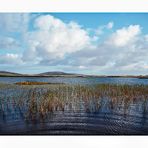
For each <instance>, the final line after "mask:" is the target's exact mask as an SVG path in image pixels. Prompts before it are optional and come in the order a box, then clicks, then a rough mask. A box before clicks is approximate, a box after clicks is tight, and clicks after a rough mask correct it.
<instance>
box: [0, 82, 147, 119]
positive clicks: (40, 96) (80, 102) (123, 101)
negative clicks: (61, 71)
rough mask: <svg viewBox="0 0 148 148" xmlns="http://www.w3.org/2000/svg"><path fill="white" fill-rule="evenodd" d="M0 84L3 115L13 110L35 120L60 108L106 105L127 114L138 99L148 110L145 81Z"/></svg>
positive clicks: (74, 109)
mask: <svg viewBox="0 0 148 148" xmlns="http://www.w3.org/2000/svg"><path fill="white" fill-rule="evenodd" d="M0 87H1V88H2V89H1V92H5V93H3V94H2V95H1V96H0V114H2V115H3V118H6V116H7V114H8V112H11V111H12V110H13V112H14V113H16V114H18V113H19V116H20V117H21V118H22V119H23V120H26V121H32V122H37V121H43V120H48V118H49V117H50V115H51V114H53V113H55V112H59V111H60V112H64V111H71V112H81V111H82V112H86V113H97V112H99V111H100V110H101V108H103V106H105V105H107V107H108V109H109V110H111V111H114V110H120V109H122V110H123V115H124V116H126V115H127V114H128V112H129V108H130V105H131V104H134V103H137V102H139V101H142V108H143V114H147V113H148V109H147V107H148V104H147V99H148V86H145V85H115V84H98V85H90V86H83V85H68V84H56V85H55V84H54V85H46V86H45V85H42V86H26V85H25V86H19V85H11V86H10V85H3V86H1V85H0ZM6 92H7V93H6ZM8 92H10V93H8ZM105 99H106V100H107V102H105V101H104V100H105Z"/></svg>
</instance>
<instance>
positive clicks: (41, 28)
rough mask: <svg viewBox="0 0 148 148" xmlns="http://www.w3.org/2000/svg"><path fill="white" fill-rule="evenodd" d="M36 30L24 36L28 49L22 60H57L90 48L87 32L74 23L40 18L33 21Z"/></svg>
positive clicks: (51, 18) (52, 18)
mask: <svg viewBox="0 0 148 148" xmlns="http://www.w3.org/2000/svg"><path fill="white" fill-rule="evenodd" d="M34 26H35V27H36V28H37V30H35V31H32V32H27V33H26V36H25V40H26V43H27V45H28V49H27V50H26V51H25V53H24V60H28V59H33V58H36V57H38V60H40V61H44V60H46V61H47V60H48V61H51V60H57V59H58V58H64V56H66V54H70V53H73V52H76V51H78V50H81V49H83V48H86V47H88V46H90V40H91V38H90V37H89V35H88V32H87V31H86V30H84V29H83V28H82V27H81V26H79V25H78V24H77V23H75V22H69V23H65V22H63V21H61V20H60V19H57V18H55V17H53V16H51V15H45V16H40V17H38V18H37V19H36V20H35V24H34Z"/></svg>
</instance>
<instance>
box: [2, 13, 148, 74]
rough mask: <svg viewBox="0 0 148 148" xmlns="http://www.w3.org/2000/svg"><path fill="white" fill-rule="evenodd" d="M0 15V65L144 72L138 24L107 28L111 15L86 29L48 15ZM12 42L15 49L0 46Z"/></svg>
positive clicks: (145, 44)
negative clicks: (105, 21) (100, 22)
mask: <svg viewBox="0 0 148 148" xmlns="http://www.w3.org/2000/svg"><path fill="white" fill-rule="evenodd" d="M0 19H1V22H0V31H1V33H2V34H1V37H0V65H16V67H17V66H18V65H19V66H20V67H21V65H22V67H21V68H23V67H25V68H26V69H27V68H28V67H29V68H30V69H35V70H36V68H37V67H40V69H41V67H44V68H46V69H48V67H49V66H50V67H60V70H62V69H63V70H71V71H72V70H74V71H77V70H78V71H79V72H80V73H81V70H82V73H83V71H85V72H90V73H91V72H94V73H97V72H98V73H102V74H103V73H104V74H120V73H122V74H124V73H138V72H139V73H142V72H143V73H146V72H148V59H147V57H148V35H147V34H142V29H141V28H142V27H141V26H140V25H129V26H126V27H124V26H123V27H122V28H119V29H117V30H115V29H114V30H115V31H113V29H112V28H113V27H114V23H113V22H112V21H111V22H109V23H107V24H105V25H102V26H98V28H97V29H96V28H89V29H90V30H91V31H89V29H88V28H84V27H83V26H81V25H80V24H78V23H76V22H74V21H70V22H64V21H63V20H61V19H58V18H56V17H53V16H51V15H36V17H34V18H33V19H31V17H30V16H29V14H4V15H2V14H0ZM30 19H31V20H30ZM29 22H30V23H29ZM29 25H30V26H29ZM28 26H29V27H31V29H30V30H29V28H28ZM97 31H98V32H97ZM15 35H16V36H15ZM101 35H102V36H103V38H101V37H102V36H101ZM19 37H20V38H19ZM18 46H19V49H20V48H22V49H21V50H20V51H16V50H15V51H14V50H13V52H12V53H11V51H9V53H7V52H8V51H2V50H3V49H16V48H18ZM1 49H2V50H1ZM14 53H16V54H14ZM29 65H32V66H29ZM19 66H18V67H19ZM49 70H50V69H49Z"/></svg>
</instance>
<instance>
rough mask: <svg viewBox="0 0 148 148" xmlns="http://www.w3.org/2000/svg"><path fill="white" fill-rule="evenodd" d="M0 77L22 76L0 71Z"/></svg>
mask: <svg viewBox="0 0 148 148" xmlns="http://www.w3.org/2000/svg"><path fill="white" fill-rule="evenodd" d="M0 76H22V74H19V73H14V72H8V71H0Z"/></svg>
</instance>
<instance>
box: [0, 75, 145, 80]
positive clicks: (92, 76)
mask: <svg viewBox="0 0 148 148" xmlns="http://www.w3.org/2000/svg"><path fill="white" fill-rule="evenodd" d="M0 77H39V78H41V77H43V78H48V77H65V78H77V77H79V78H138V79H148V76H97V75H0Z"/></svg>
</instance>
